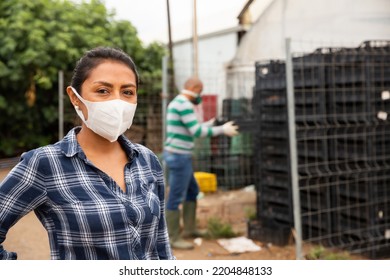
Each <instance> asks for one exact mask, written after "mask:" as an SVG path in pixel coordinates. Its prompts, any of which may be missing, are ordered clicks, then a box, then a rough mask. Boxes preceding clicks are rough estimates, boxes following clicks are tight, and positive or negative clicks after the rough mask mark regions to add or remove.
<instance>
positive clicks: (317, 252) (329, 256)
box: [305, 246, 350, 260]
mask: <svg viewBox="0 0 390 280" xmlns="http://www.w3.org/2000/svg"><path fill="white" fill-rule="evenodd" d="M305 258H306V259H307V260H348V259H350V257H349V254H347V253H345V252H333V251H329V250H326V249H325V248H324V247H323V246H316V247H314V248H313V249H311V251H310V252H309V253H308V254H307V255H306V256H305Z"/></svg>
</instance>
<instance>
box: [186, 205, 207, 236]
mask: <svg viewBox="0 0 390 280" xmlns="http://www.w3.org/2000/svg"><path fill="white" fill-rule="evenodd" d="M196 206H197V205H196V201H186V202H184V203H183V224H184V230H183V233H182V237H183V238H196V237H204V236H205V235H206V232H201V231H199V230H197V229H196Z"/></svg>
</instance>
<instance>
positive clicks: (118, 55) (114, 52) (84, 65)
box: [71, 47, 139, 94]
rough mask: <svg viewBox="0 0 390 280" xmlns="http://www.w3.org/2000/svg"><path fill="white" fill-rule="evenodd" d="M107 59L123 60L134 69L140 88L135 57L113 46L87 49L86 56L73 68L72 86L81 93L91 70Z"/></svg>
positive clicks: (122, 61)
mask: <svg viewBox="0 0 390 280" xmlns="http://www.w3.org/2000/svg"><path fill="white" fill-rule="evenodd" d="M105 60H113V61H117V62H121V63H123V64H125V65H127V66H128V67H129V68H130V69H131V70H133V72H134V75H135V80H136V86H137V88H138V82H139V81H138V79H139V77H138V72H137V67H136V66H135V63H134V62H133V59H132V58H131V57H130V56H129V55H128V54H127V53H125V52H124V51H122V50H121V49H116V48H111V47H97V48H94V49H92V50H89V51H87V52H86V53H85V54H84V56H83V57H81V58H80V59H79V61H78V62H77V64H76V67H75V69H74V70H73V76H72V80H71V86H72V87H74V88H75V89H76V90H77V92H79V93H80V94H81V85H82V84H83V83H84V81H85V80H86V79H87V78H88V76H89V74H90V73H91V71H92V70H93V69H95V68H96V67H97V66H98V65H99V64H101V63H102V62H103V61H105Z"/></svg>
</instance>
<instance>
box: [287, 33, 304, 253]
mask: <svg viewBox="0 0 390 280" xmlns="http://www.w3.org/2000/svg"><path fill="white" fill-rule="evenodd" d="M285 42H286V83H287V116H288V133H289V146H290V147H289V148H290V168H291V169H290V172H291V187H292V198H293V210H294V228H295V234H294V238H295V248H296V252H295V254H296V259H297V260H300V259H302V221H301V204H300V199H299V183H298V160H297V141H296V140H297V138H296V128H295V100H294V73H293V62H292V54H291V39H290V38H286V41H285Z"/></svg>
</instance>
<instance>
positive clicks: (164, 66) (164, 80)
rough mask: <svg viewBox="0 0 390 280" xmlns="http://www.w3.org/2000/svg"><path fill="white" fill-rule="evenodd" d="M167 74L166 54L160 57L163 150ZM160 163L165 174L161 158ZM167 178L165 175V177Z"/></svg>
mask: <svg viewBox="0 0 390 280" xmlns="http://www.w3.org/2000/svg"><path fill="white" fill-rule="evenodd" d="M168 76H169V74H168V56H164V57H163V59H162V93H161V98H162V101H161V104H162V105H161V106H162V109H161V114H162V116H161V117H162V126H163V127H162V149H163V151H164V142H165V136H166V135H165V133H166V114H167V112H166V110H167V104H168V96H169V92H168V79H169V77H168ZM162 165H163V170H164V175H167V169H166V166H165V162H164V160H163V159H162ZM165 178H167V177H165Z"/></svg>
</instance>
